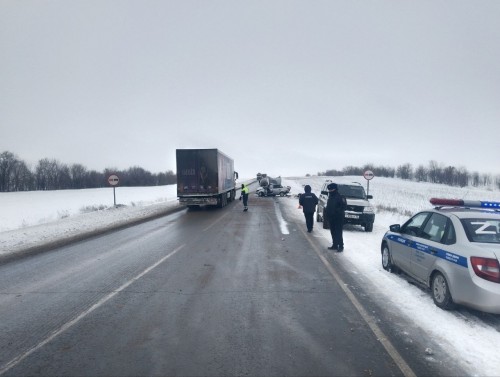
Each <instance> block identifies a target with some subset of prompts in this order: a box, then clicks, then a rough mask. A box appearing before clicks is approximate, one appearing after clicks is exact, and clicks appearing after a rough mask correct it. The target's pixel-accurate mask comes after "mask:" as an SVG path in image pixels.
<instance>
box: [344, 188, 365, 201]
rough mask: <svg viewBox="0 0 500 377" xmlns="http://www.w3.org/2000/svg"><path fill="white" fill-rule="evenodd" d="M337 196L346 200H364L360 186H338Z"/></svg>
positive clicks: (362, 189)
mask: <svg viewBox="0 0 500 377" xmlns="http://www.w3.org/2000/svg"><path fill="white" fill-rule="evenodd" d="M339 194H340V195H344V196H345V197H346V198H356V199H366V194H365V189H364V188H363V187H362V186H354V185H353V186H351V185H339Z"/></svg>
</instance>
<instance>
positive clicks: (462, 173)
mask: <svg viewBox="0 0 500 377" xmlns="http://www.w3.org/2000/svg"><path fill="white" fill-rule="evenodd" d="M367 170H371V171H372V172H373V174H375V176H376V177H387V178H401V179H405V180H412V181H416V182H431V183H441V184H445V185H448V186H459V187H465V186H469V185H470V186H474V187H478V186H486V187H491V186H492V185H495V186H496V187H497V188H499V189H500V176H498V175H497V176H496V177H493V176H492V175H491V174H480V173H478V172H473V173H470V172H468V171H467V169H465V168H463V167H460V168H456V167H454V166H445V165H443V164H439V163H437V162H436V161H430V162H429V165H428V166H427V167H425V166H423V165H419V166H418V167H416V168H414V167H413V166H412V165H411V164H409V163H406V164H403V165H399V166H398V167H397V168H389V167H379V166H374V165H370V164H367V165H365V166H363V167H356V166H348V167H345V168H343V169H342V170H327V171H325V172H320V173H318V175H325V176H342V175H363V173H364V172H365V171H367Z"/></svg>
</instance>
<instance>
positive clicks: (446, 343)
mask: <svg viewBox="0 0 500 377" xmlns="http://www.w3.org/2000/svg"><path fill="white" fill-rule="evenodd" d="M324 181H325V177H308V178H295V179H286V180H283V185H287V186H291V187H292V189H291V192H292V193H295V194H297V193H301V192H303V186H304V185H306V184H308V185H310V186H311V188H312V191H313V192H314V193H316V195H318V196H319V193H320V191H321V187H322V184H323V182H324ZM353 181H357V182H359V183H361V184H362V185H363V186H364V187H365V190H366V181H365V180H364V178H358V177H342V178H336V179H335V182H337V183H341V182H353ZM369 193H370V195H373V199H372V200H370V202H371V203H372V204H373V205H374V207H375V208H376V215H375V224H374V228H373V232H371V233H370V232H364V230H363V228H361V227H359V226H350V225H346V226H345V228H344V233H343V235H344V244H345V251H344V252H343V253H341V254H336V253H334V257H335V258H341V259H342V263H346V264H347V266H348V268H349V269H350V270H351V271H352V273H353V274H355V275H357V277H358V278H359V279H360V280H361V281H362V282H366V287H368V290H369V291H370V293H371V294H372V295H377V297H379V300H377V301H379V302H390V303H391V304H392V305H393V306H394V307H396V308H399V309H400V310H401V312H402V313H403V314H404V315H406V316H407V317H409V318H412V319H413V320H414V323H415V324H416V325H417V326H418V327H420V328H421V329H422V330H423V331H425V332H426V333H428V334H432V335H433V337H434V340H435V341H436V342H437V343H438V344H440V345H441V346H442V347H443V348H444V349H448V350H450V352H451V354H456V355H457V357H456V360H457V363H459V362H460V363H461V364H462V368H463V369H464V370H467V373H468V374H470V375H476V376H500V358H499V357H498V344H500V332H499V331H497V329H499V328H500V315H486V317H488V318H489V319H490V320H491V319H492V320H493V322H494V324H495V325H496V328H495V327H493V326H490V325H488V324H487V322H485V321H484V320H483V319H482V318H481V317H483V316H482V313H478V312H475V311H471V310H468V309H466V308H460V309H458V310H456V311H451V312H448V311H444V310H442V309H439V308H438V307H437V306H436V305H434V302H433V301H432V297H431V296H430V293H429V292H426V291H424V290H422V289H420V288H418V287H416V286H414V285H410V284H408V282H407V280H405V279H404V278H403V277H401V276H400V275H396V274H391V273H389V272H387V271H385V270H384V269H383V268H382V263H381V254H380V243H381V240H382V237H383V235H384V233H385V232H386V230H388V229H389V225H391V224H402V223H403V222H404V221H406V220H407V219H408V218H409V217H410V216H411V214H414V213H416V212H418V211H420V210H423V209H426V208H430V207H431V205H430V203H429V199H430V198H432V197H444V198H460V199H469V200H491V201H500V191H495V190H487V189H477V188H456V187H449V186H445V185H436V184H429V183H417V182H408V181H403V180H399V179H388V178H375V179H374V180H372V181H371V182H370V191H369ZM297 204H298V203H297V202H296V201H295V200H293V201H291V202H289V205H290V206H291V208H295V212H292V213H295V218H296V221H298V222H299V223H303V224H304V225H303V226H304V228H305V220H304V216H303V214H302V210H298V209H297ZM377 208H397V210H398V211H399V213H393V212H391V211H385V210H380V209H377ZM406 212H408V213H411V214H408V215H403V214H404V213H406ZM313 233H314V234H315V236H319V237H321V238H324V245H325V249H326V247H328V246H330V245H331V236H330V231H329V230H326V229H322V224H321V223H316V224H315V227H314V231H313ZM332 253H333V252H332ZM408 337H409V338H410V339H411V334H408ZM422 357H426V358H427V359H428V360H429V361H431V362H432V361H433V358H432V355H426V354H425V350H422Z"/></svg>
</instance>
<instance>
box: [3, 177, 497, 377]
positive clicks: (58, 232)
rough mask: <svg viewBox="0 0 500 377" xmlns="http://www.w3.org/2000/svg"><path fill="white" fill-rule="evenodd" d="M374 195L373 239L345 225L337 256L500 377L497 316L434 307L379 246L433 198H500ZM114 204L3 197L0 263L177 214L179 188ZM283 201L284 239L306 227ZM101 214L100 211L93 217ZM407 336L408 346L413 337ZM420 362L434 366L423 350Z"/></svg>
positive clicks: (129, 194) (419, 186) (385, 183)
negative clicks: (393, 270)
mask: <svg viewBox="0 0 500 377" xmlns="http://www.w3.org/2000/svg"><path fill="white" fill-rule="evenodd" d="M324 180H325V177H298V178H283V185H289V186H291V187H292V190H291V192H292V194H293V195H296V194H298V193H301V192H303V185H305V184H309V185H311V187H312V189H313V192H315V193H316V194H319V191H320V189H321V185H322V184H323V182H324ZM335 181H336V182H339V183H340V182H352V181H357V182H359V183H361V184H362V185H363V186H364V187H365V189H366V181H365V180H364V179H363V178H360V177H341V178H336V179H335ZM369 193H370V194H371V195H373V199H372V200H371V202H372V204H373V206H374V207H375V209H376V218H375V225H374V229H373V232H370V233H368V232H364V231H363V229H362V228H361V227H356V226H346V227H345V230H344V241H345V251H344V253H342V254H335V255H334V257H335V258H339V261H341V263H345V264H346V265H347V266H348V268H349V269H350V270H351V271H352V273H353V274H356V275H357V277H358V278H359V279H360V281H362V282H366V286H367V287H371V288H369V291H370V293H371V294H372V295H374V297H379V298H380V300H384V301H386V302H391V303H392V304H393V305H394V306H395V307H397V308H399V309H400V310H401V312H402V313H403V315H406V316H408V317H410V318H413V319H414V321H415V324H416V325H418V326H419V327H420V328H422V330H423V331H425V332H426V333H429V334H432V335H433V337H434V340H435V341H436V342H438V343H439V344H440V345H442V346H443V348H444V349H449V350H450V352H451V353H452V354H456V355H457V356H456V359H457V362H460V363H462V364H463V368H464V370H467V373H468V374H475V375H477V376H499V375H500V358H499V357H498V352H497V347H498V344H500V332H499V331H497V330H496V328H497V329H500V316H490V315H487V316H486V317H483V316H482V315H481V313H477V312H474V311H469V310H467V309H465V308H460V309H458V310H456V311H452V312H447V311H443V310H441V309H439V308H437V307H436V306H435V305H434V303H433V301H432V298H431V296H430V294H429V293H428V292H426V291H424V290H422V289H420V288H418V287H415V286H413V285H410V284H408V283H407V281H406V280H405V279H404V278H402V277H401V276H399V275H395V274H390V273H388V272H387V271H385V270H383V269H382V266H381V257H380V241H381V239H382V236H383V234H384V233H385V231H386V230H387V229H388V226H389V225H390V224H394V223H403V222H404V221H405V220H406V219H408V217H409V216H410V215H411V214H413V213H416V212H417V211H420V210H422V209H425V208H429V207H430V203H429V202H428V200H429V199H430V198H431V197H447V198H462V199H471V200H473V199H476V200H493V201H500V191H498V190H493V189H491V190H489V189H484V188H483V189H478V188H456V187H449V186H444V185H435V184H429V183H417V182H410V181H403V180H399V179H388V178H378V177H376V178H375V179H373V180H372V181H370V192H369ZM250 200H252V198H251V199H250ZM116 201H117V204H119V206H118V208H115V207H114V205H113V204H114V203H113V190H112V188H104V189H89V190H65V191H44V192H20V193H0V209H1V211H0V256H2V254H8V253H13V252H16V251H22V250H23V249H27V248H30V247H33V246H36V245H38V244H40V243H50V242H53V241H55V240H59V239H64V238H71V237H74V236H75V235H78V234H81V233H82V232H83V233H85V232H93V231H97V230H99V229H103V228H107V227H110V226H116V225H119V224H124V223H126V222H129V221H133V220H137V219H144V218H148V217H151V216H155V215H161V214H163V213H167V212H168V211H170V210H175V209H176V208H179V205H178V202H177V198H176V186H175V185H169V186H160V187H141V188H129V187H118V188H116ZM281 202H282V203H285V204H286V205H287V208H286V210H285V211H284V212H283V216H284V218H285V219H288V220H290V219H293V222H292V221H290V222H289V223H288V224H286V223H285V224H281V225H280V227H281V229H282V233H283V237H286V235H287V234H288V233H289V232H293V231H298V229H297V227H298V225H297V224H303V226H304V227H305V221H304V218H303V214H302V211H301V210H299V209H298V208H297V204H298V202H297V201H296V200H294V198H290V199H289V200H283V201H281ZM250 205H251V201H250ZM99 208H102V209H100V210H93V209H99ZM277 208H279V207H278V206H277ZM91 210H93V211H91ZM89 211H91V212H89ZM289 216H291V218H290V217H289ZM280 217H281V216H280ZM313 235H314V236H315V237H319V238H320V239H324V245H325V248H326V247H327V246H329V245H330V242H331V238H330V232H329V231H328V230H324V229H322V227H321V224H316V225H315V228H314V232H313ZM485 318H487V319H488V320H485ZM488 322H492V325H489V324H488ZM495 325H496V328H495ZM405 336H407V337H408V339H409V340H411V336H412V334H411V333H408V334H405ZM422 357H426V358H427V359H428V360H429V361H430V362H432V361H433V358H432V355H426V354H425V350H422Z"/></svg>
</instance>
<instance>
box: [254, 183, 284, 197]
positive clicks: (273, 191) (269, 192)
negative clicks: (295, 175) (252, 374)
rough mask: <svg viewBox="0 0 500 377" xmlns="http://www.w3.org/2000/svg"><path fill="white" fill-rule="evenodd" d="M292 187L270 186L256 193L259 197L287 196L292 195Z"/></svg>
mask: <svg viewBox="0 0 500 377" xmlns="http://www.w3.org/2000/svg"><path fill="white" fill-rule="evenodd" d="M290 189H291V187H290V186H281V185H274V184H270V185H269V186H267V187H259V188H258V189H257V191H256V194H257V195H258V196H278V195H279V196H287V195H289V193H290Z"/></svg>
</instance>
